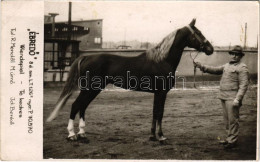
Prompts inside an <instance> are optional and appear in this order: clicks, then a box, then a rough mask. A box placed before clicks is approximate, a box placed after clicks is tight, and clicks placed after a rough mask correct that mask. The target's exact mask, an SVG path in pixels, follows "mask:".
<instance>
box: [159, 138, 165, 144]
mask: <svg viewBox="0 0 260 162" xmlns="http://www.w3.org/2000/svg"><path fill="white" fill-rule="evenodd" d="M166 139H167V138H165V137H163V136H161V137H159V139H158V140H159V142H160V144H166Z"/></svg>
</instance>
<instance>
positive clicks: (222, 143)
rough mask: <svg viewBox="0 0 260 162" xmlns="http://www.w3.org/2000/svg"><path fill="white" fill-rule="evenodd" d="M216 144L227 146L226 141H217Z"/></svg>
mask: <svg viewBox="0 0 260 162" xmlns="http://www.w3.org/2000/svg"><path fill="white" fill-rule="evenodd" d="M218 143H219V144H221V145H227V144H228V141H226V140H220V141H218Z"/></svg>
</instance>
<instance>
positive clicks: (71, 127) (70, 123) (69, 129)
mask: <svg viewBox="0 0 260 162" xmlns="http://www.w3.org/2000/svg"><path fill="white" fill-rule="evenodd" d="M67 130H68V132H69V136H68V137H71V136H74V135H75V132H74V121H73V120H72V119H70V120H69V124H68V127H67Z"/></svg>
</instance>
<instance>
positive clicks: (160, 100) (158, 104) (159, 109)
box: [150, 91, 167, 141]
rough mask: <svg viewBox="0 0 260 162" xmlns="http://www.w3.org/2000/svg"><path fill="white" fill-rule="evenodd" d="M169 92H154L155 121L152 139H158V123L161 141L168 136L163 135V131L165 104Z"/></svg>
mask: <svg viewBox="0 0 260 162" xmlns="http://www.w3.org/2000/svg"><path fill="white" fill-rule="evenodd" d="M166 95H167V92H164V91H163V92H160V93H155V94H154V104H153V122H152V128H151V134H152V136H151V137H150V140H156V139H157V138H156V133H155V132H156V124H157V126H158V137H159V141H164V140H166V138H165V137H164V136H163V132H162V118H163V112H164V104H165V100H166Z"/></svg>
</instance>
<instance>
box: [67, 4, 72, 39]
mask: <svg viewBox="0 0 260 162" xmlns="http://www.w3.org/2000/svg"><path fill="white" fill-rule="evenodd" d="M68 19H69V23H68V37H67V39H68V40H71V2H69V18H68Z"/></svg>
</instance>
